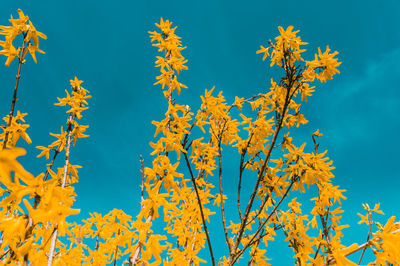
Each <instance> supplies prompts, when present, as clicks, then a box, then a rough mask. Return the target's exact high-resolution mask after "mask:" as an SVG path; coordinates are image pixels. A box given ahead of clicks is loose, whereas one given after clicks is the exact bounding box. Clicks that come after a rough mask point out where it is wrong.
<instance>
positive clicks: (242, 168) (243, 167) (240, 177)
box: [237, 133, 254, 220]
mask: <svg viewBox="0 0 400 266" xmlns="http://www.w3.org/2000/svg"><path fill="white" fill-rule="evenodd" d="M253 136H254V133H251V135H250V137H249V141H248V142H247V145H246V148H245V149H243V151H242V152H241V156H240V165H239V182H238V197H237V207H238V212H239V217H240V220H242V210H241V208H240V192H241V190H242V175H243V170H244V169H245V166H244V165H243V163H244V158H245V156H246V153H247V149H248V148H249V146H250V142H251V139H252V138H253Z"/></svg>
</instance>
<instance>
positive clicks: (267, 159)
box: [228, 87, 290, 265]
mask: <svg viewBox="0 0 400 266" xmlns="http://www.w3.org/2000/svg"><path fill="white" fill-rule="evenodd" d="M289 88H290V87H289ZM289 93H290V89H288V90H287V93H286V99H285V105H284V108H283V111H282V116H281V119H280V120H279V123H278V125H277V126H276V127H275V132H274V136H273V138H272V141H271V145H270V148H269V150H268V153H267V155H266V157H265V160H264V163H263V166H262V167H261V171H260V173H259V174H258V178H257V182H256V184H255V186H254V189H253V192H252V194H251V197H250V201H249V203H248V204H247V208H246V211H245V213H244V217H243V219H242V223H241V225H240V229H239V232H238V237H237V239H236V243H235V245H234V247H233V251H234V252H236V249H237V248H238V247H239V244H240V241H241V239H242V236H243V233H244V230H245V227H246V223H247V219H248V216H249V213H250V211H251V208H252V206H253V202H254V200H255V197H256V195H257V191H258V187H259V185H260V183H261V180H262V177H263V175H264V172H265V170H266V168H267V164H268V161H269V159H270V157H271V153H272V149H273V147H274V145H275V142H276V139H277V137H278V134H279V131H280V129H281V127H282V124H283V119H284V118H285V113H286V110H287V107H288V104H289ZM233 256H234V254H230V256H229V259H228V265H232V259H233Z"/></svg>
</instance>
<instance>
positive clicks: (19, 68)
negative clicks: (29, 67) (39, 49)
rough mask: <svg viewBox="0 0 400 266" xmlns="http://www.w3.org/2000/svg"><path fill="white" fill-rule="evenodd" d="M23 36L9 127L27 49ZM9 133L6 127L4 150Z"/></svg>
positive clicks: (9, 122) (9, 121)
mask: <svg viewBox="0 0 400 266" xmlns="http://www.w3.org/2000/svg"><path fill="white" fill-rule="evenodd" d="M23 36H24V41H23V42H22V47H21V52H20V55H19V61H18V71H17V76H16V81H15V87H14V94H13V99H12V102H11V110H10V114H9V118H8V123H7V128H8V127H10V126H11V121H12V117H13V115H14V108H15V103H16V102H17V91H18V85H19V79H20V78H21V67H22V64H23V59H22V55H23V53H24V51H25V49H26V48H25V34H23ZM8 134H9V131H7V129H6V134H5V136H4V143H3V150H5V149H6V147H7V141H8Z"/></svg>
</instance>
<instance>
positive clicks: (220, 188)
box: [218, 122, 233, 254]
mask: <svg viewBox="0 0 400 266" xmlns="http://www.w3.org/2000/svg"><path fill="white" fill-rule="evenodd" d="M225 124H226V122H225ZM225 124H224V127H225ZM222 130H223V129H222ZM222 130H221V134H220V136H219V140H218V166H219V170H218V175H219V196H220V198H221V216H222V225H223V228H224V234H225V240H226V244H227V245H228V249H229V254H232V252H233V251H232V246H231V243H230V242H229V236H228V230H227V228H226V218H225V207H224V193H223V188H222V152H221V140H222Z"/></svg>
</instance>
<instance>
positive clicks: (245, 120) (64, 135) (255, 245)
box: [0, 10, 400, 265]
mask: <svg viewBox="0 0 400 266" xmlns="http://www.w3.org/2000/svg"><path fill="white" fill-rule="evenodd" d="M18 14H19V18H18V19H14V18H13V17H11V19H10V22H11V26H0V34H1V35H4V36H5V40H4V41H1V42H0V45H1V46H2V47H3V50H1V51H0V54H1V55H4V56H6V57H7V59H6V62H5V65H6V66H10V64H11V63H12V62H13V61H14V60H16V59H17V60H16V61H17V62H18V72H17V77H16V84H15V87H14V94H13V98H12V101H11V110H10V113H9V114H8V115H7V116H6V117H5V118H4V123H5V124H4V125H2V126H1V128H2V130H3V132H2V133H1V134H0V140H1V146H0V147H1V148H0V183H1V187H0V199H1V202H0V232H1V238H0V261H1V263H2V264H11V265H46V264H47V265H52V264H54V265H106V264H114V265H116V263H117V261H123V263H124V264H129V265H159V264H163V265H199V264H201V263H208V264H212V265H216V264H221V265H233V264H236V263H240V264H242V263H244V262H245V261H246V262H247V263H248V265H269V263H268V261H269V259H268V252H267V251H268V245H269V243H270V242H271V241H274V240H275V239H276V238H277V231H281V232H282V233H283V235H284V236H285V237H286V238H285V241H286V242H287V243H288V245H289V247H290V248H291V249H292V250H293V253H294V256H293V258H294V263H295V264H296V265H306V264H307V265H359V264H360V263H361V261H362V258H363V255H364V253H365V250H366V249H372V251H373V253H374V254H375V257H376V259H375V261H373V262H371V263H370V265H386V264H390V265H399V264H400V245H399V243H400V231H399V228H400V224H399V222H396V221H395V217H391V218H389V219H388V221H387V223H386V224H385V225H381V224H379V223H376V222H374V220H373V219H372V215H375V214H383V212H382V211H381V210H380V209H379V204H378V205H376V206H375V207H374V208H370V207H369V206H368V205H367V204H364V205H363V206H364V209H365V211H366V213H365V214H364V215H362V214H359V215H360V217H361V221H360V223H365V224H367V225H368V226H369V233H368V236H367V241H366V242H365V243H364V244H362V245H358V244H353V245H351V246H345V245H343V244H342V243H341V238H342V237H343V233H342V230H343V229H344V228H346V227H347V225H344V224H342V223H341V220H340V219H341V215H340V214H341V213H342V212H343V210H342V209H341V200H345V199H346V198H345V196H344V195H343V192H344V190H342V189H339V187H338V186H335V185H334V183H333V181H334V175H333V174H332V172H331V170H332V169H333V166H332V161H331V160H330V159H329V158H328V157H326V154H327V151H324V152H320V151H319V150H318V147H319V143H318V139H319V138H320V137H322V134H321V133H320V132H319V130H316V131H315V132H314V133H313V134H312V136H310V140H311V139H312V141H313V142H312V147H308V146H307V147H306V144H305V143H304V144H303V145H301V146H300V147H297V146H296V145H294V144H293V142H292V140H293V136H292V135H291V133H290V130H291V128H293V127H299V126H301V125H303V124H306V123H307V122H308V121H307V119H306V118H305V117H304V115H303V114H302V113H301V112H300V107H301V104H302V103H303V102H307V100H308V98H310V97H311V96H312V94H313V92H314V91H315V89H316V87H315V86H313V85H312V83H313V82H316V81H319V82H326V81H327V80H330V79H332V78H333V76H334V75H336V74H338V73H339V71H338V69H337V67H338V66H339V65H340V64H341V63H340V62H338V59H337V58H335V56H336V55H337V54H338V52H333V53H332V52H331V50H330V48H329V47H327V48H326V49H325V51H324V52H322V51H321V49H318V53H317V54H315V58H314V60H311V61H308V60H306V59H303V57H302V56H303V52H304V51H305V49H303V47H304V46H305V45H306V44H307V43H305V42H303V41H302V40H301V38H300V37H299V36H297V33H298V31H293V27H292V26H290V27H288V28H287V29H286V30H285V29H283V28H281V27H279V28H278V29H279V36H278V37H276V38H275V41H269V42H268V44H267V45H265V47H264V46H261V48H260V50H259V51H257V53H260V54H262V55H263V60H267V59H268V60H270V66H271V67H273V66H276V67H279V68H281V69H282V70H283V76H282V77H280V78H279V79H271V85H270V88H269V90H268V91H265V92H260V93H259V94H257V95H254V96H252V97H250V98H248V99H244V98H240V97H236V98H235V101H234V102H233V103H227V101H226V100H225V98H224V96H223V94H222V92H219V93H216V92H214V91H215V89H214V88H213V89H211V90H206V91H205V93H204V95H202V96H201V102H202V104H201V107H200V109H199V110H191V109H190V107H189V106H187V105H184V104H179V103H177V102H178V101H177V99H176V97H178V95H179V94H180V93H181V92H182V89H183V88H187V86H185V85H184V84H182V83H180V81H179V80H178V76H179V74H180V73H181V72H182V71H183V70H187V69H188V68H187V66H186V65H185V64H186V62H187V60H186V59H185V58H184V57H183V55H182V53H181V52H182V50H184V49H185V47H183V46H182V43H181V40H180V38H179V37H178V36H177V35H176V34H175V31H176V27H172V22H170V21H168V20H163V19H161V21H160V23H159V24H156V26H157V28H158V30H157V31H154V32H150V37H151V42H152V43H153V46H155V47H157V48H158V51H159V52H160V56H157V59H156V61H155V64H156V67H158V68H159V69H160V75H159V76H157V77H156V80H157V81H156V82H155V85H157V84H160V85H161V88H162V91H163V94H164V97H165V100H166V101H167V103H168V110H167V112H166V113H165V118H164V119H162V120H161V121H153V122H152V123H153V124H154V126H155V127H156V130H155V135H154V141H153V142H151V143H150V146H151V147H152V149H153V151H152V153H151V155H153V161H152V164H151V165H148V167H146V168H145V167H144V166H143V169H142V173H141V174H142V178H143V184H142V201H141V202H140V205H141V209H140V212H139V214H138V215H137V217H136V218H132V217H131V216H129V215H126V214H125V213H124V212H123V211H122V210H116V209H114V210H113V211H111V212H110V213H108V214H106V215H101V214H98V213H91V214H90V218H88V219H86V220H83V221H81V222H79V223H77V222H73V223H69V222H67V221H66V217H68V216H70V215H74V214H77V213H79V210H77V209H73V207H72V205H73V202H74V201H75V198H76V194H75V192H74V184H75V183H77V182H78V181H79V177H78V169H79V168H80V166H78V165H73V164H72V163H71V162H70V154H71V152H73V146H75V145H76V143H77V141H78V139H80V138H85V137H88V135H85V132H86V130H87V129H88V126H84V125H81V124H80V122H79V121H80V120H81V119H82V117H83V113H84V112H83V111H85V110H86V109H88V102H87V100H88V99H90V98H91V96H90V95H89V91H88V90H86V89H85V88H83V87H82V83H83V82H82V81H81V80H79V79H78V78H77V77H75V78H74V79H73V80H71V81H70V88H69V89H68V90H66V96H65V97H64V98H58V103H56V104H55V105H57V106H66V107H67V111H66V113H67V123H66V125H64V128H65V129H64V128H63V126H61V130H60V132H59V133H58V134H53V133H50V135H52V136H53V137H55V141H54V142H53V143H51V144H50V145H48V146H37V148H38V149H39V150H40V154H39V155H38V157H42V156H44V157H45V158H46V159H47V160H48V161H49V162H48V164H47V165H46V166H44V167H43V168H44V172H43V173H41V174H39V175H38V176H36V177H35V176H33V175H32V174H30V173H29V172H27V171H26V170H25V169H24V168H23V167H22V165H21V164H20V163H19V162H18V161H17V157H19V156H21V155H25V150H23V149H22V148H18V147H17V144H18V141H19V140H20V139H21V138H22V139H23V140H24V141H26V142H27V143H28V144H31V139H30V138H29V136H28V134H27V132H26V130H27V129H28V127H29V125H27V124H25V120H24V117H25V116H26V114H25V113H21V112H20V111H17V112H16V114H15V111H14V110H15V106H16V99H17V90H18V86H19V79H20V75H21V68H22V66H23V65H24V64H25V63H26V59H25V57H26V54H27V53H28V52H29V53H30V54H31V56H32V58H33V60H34V61H35V62H36V60H37V59H36V55H35V52H36V51H37V52H40V53H44V52H43V51H41V50H40V49H39V37H40V38H43V39H46V36H45V35H44V34H43V33H41V32H39V31H37V30H36V28H35V27H34V26H33V24H32V22H31V21H30V20H29V18H28V16H26V15H25V14H24V13H23V12H22V11H21V10H18ZM20 35H22V37H23V38H22V44H20V45H16V44H15V42H16V41H17V40H16V37H17V36H20ZM229 147H231V150H232V147H233V148H234V150H235V151H236V152H237V153H236V156H237V157H238V158H239V161H240V163H239V165H238V167H237V169H238V170H237V176H235V177H232V176H224V171H223V169H224V167H223V163H222V157H223V154H224V150H229ZM61 154H63V155H64V154H65V160H64V163H63V165H61V167H58V168H56V166H55V165H54V164H55V159H56V157H58V156H62V155H61ZM142 164H143V161H142ZM225 167H226V166H225ZM183 173H187V174H183ZM223 182H237V198H235V199H233V200H232V201H230V202H227V201H226V199H227V196H226V195H225V194H224V192H223ZM243 182H246V183H251V184H253V189H252V190H251V191H250V192H247V191H242V183H243ZM311 188H315V189H311ZM300 194H305V195H306V197H309V198H310V200H311V202H312V204H313V207H312V209H311V211H310V212H309V213H307V214H306V213H305V211H304V209H302V207H301V206H302V205H301V204H300V203H299V202H298V201H297V197H295V196H296V195H300ZM227 204H234V205H236V208H237V214H235V215H232V214H233V213H231V212H230V213H228V212H226V211H225V207H226V205H227ZM216 212H220V213H221V221H215V219H213V220H212V222H213V223H217V222H220V223H221V228H222V229H223V233H224V236H225V242H226V246H227V248H228V250H229V253H228V254H223V255H222V256H220V255H219V254H215V250H214V249H213V245H212V244H213V236H212V235H211V234H210V233H209V231H208V229H207V225H209V224H210V223H211V217H212V215H214V214H215V213H216ZM160 218H162V219H163V220H164V222H165V228H164V231H162V232H157V230H155V229H153V227H152V225H153V221H154V220H155V219H160ZM373 231H375V232H373ZM203 249H206V250H207V254H208V256H204V254H205V253H202V254H203V255H202V256H200V254H199V252H200V251H201V250H203ZM356 252H359V253H360V258H359V261H356V262H353V261H351V260H350V259H348V256H349V255H351V254H354V253H356ZM217 256H218V257H217Z"/></svg>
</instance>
